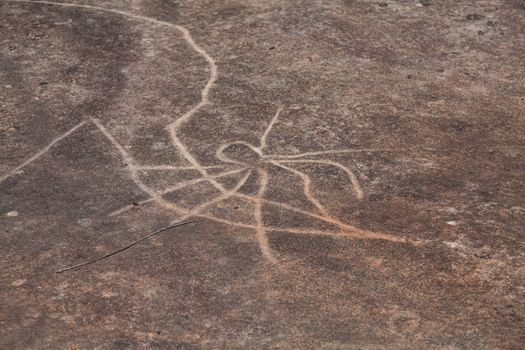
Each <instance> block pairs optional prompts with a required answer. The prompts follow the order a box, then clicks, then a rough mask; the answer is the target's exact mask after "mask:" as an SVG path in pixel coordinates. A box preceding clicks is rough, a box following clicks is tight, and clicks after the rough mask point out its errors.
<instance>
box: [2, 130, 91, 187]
mask: <svg viewBox="0 0 525 350" xmlns="http://www.w3.org/2000/svg"><path fill="white" fill-rule="evenodd" d="M85 124H86V122H85V121H83V122H80V123H78V124H77V125H75V126H74V127H72V128H71V129H69V130H68V131H66V132H65V133H63V134H62V135H60V136H58V137H55V138H54V139H53V140H52V141H51V142H50V143H48V144H47V146H45V147H44V148H42V149H40V150H39V151H38V152H36V153H35V154H33V155H32V156H31V157H29V158H28V159H26V160H25V161H24V162H23V163H22V164H20V165H18V166H16V167H15V168H14V169H11V170H10V171H8V172H7V173H6V174H4V175H2V177H0V183H1V182H3V181H5V180H7V179H8V178H10V177H12V176H13V175H15V174H16V173H17V172H18V171H20V170H21V169H22V168H24V167H25V166H27V165H29V164H31V163H32V162H34V161H35V160H37V159H38V158H40V157H42V156H43V155H44V154H46V153H47V152H49V150H50V149H51V148H52V147H53V146H54V145H56V144H57V143H58V142H60V141H61V140H63V139H64V138H66V137H68V136H69V135H71V134H72V133H74V132H75V131H76V130H77V129H78V128H80V127H82V126H84V125H85Z"/></svg>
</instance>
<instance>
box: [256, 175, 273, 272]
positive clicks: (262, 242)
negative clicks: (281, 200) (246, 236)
mask: <svg viewBox="0 0 525 350" xmlns="http://www.w3.org/2000/svg"><path fill="white" fill-rule="evenodd" d="M259 176H260V182H259V191H258V193H257V196H256V197H255V213H254V214H255V215H254V216H255V222H256V223H257V229H256V237H257V241H258V242H259V247H260V249H261V252H262V254H263V255H264V257H265V258H266V259H268V261H270V262H272V263H274V264H276V263H277V259H276V258H275V256H274V255H273V252H272V249H271V248H270V243H269V242H268V236H267V235H266V230H265V226H264V221H263V202H262V200H263V198H264V195H265V193H266V189H267V187H268V172H267V171H266V170H264V169H263V170H260V171H259Z"/></svg>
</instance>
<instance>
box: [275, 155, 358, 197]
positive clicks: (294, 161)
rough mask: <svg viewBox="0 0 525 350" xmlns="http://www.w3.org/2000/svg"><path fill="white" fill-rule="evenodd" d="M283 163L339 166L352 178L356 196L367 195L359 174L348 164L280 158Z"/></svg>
mask: <svg viewBox="0 0 525 350" xmlns="http://www.w3.org/2000/svg"><path fill="white" fill-rule="evenodd" d="M280 162H281V163H312V164H324V165H331V166H334V167H337V168H339V169H341V170H343V171H344V172H345V173H346V175H347V176H348V178H349V179H350V182H351V183H352V186H353V187H354V191H355V193H356V196H357V198H358V199H360V200H361V199H363V198H364V197H365V192H364V191H363V189H362V188H361V185H360V184H359V180H358V179H357V176H355V174H354V173H353V171H352V170H350V169H349V168H347V167H346V166H344V165H342V164H341V163H338V162H334V161H332V160H314V159H307V160H306V159H305V160H280Z"/></svg>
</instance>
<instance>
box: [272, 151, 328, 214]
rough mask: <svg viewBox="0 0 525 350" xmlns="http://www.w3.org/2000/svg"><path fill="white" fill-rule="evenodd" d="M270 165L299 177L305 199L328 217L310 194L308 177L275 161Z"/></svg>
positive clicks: (324, 209)
mask: <svg viewBox="0 0 525 350" xmlns="http://www.w3.org/2000/svg"><path fill="white" fill-rule="evenodd" d="M271 163H272V164H274V165H275V166H277V167H279V168H282V169H284V170H288V171H290V172H292V173H294V174H296V175H297V176H299V177H300V178H301V180H302V181H303V191H304V195H305V196H306V198H308V200H309V201H310V202H311V203H312V204H313V205H314V206H315V207H316V208H317V209H319V211H320V212H321V213H322V214H323V215H325V216H326V215H329V214H328V211H327V210H326V208H325V207H324V206H323V205H322V204H321V203H320V202H319V200H317V198H316V197H315V196H314V194H313V193H312V189H311V184H312V180H311V179H310V176H308V175H307V174H305V173H303V172H301V171H299V170H296V169H293V168H290V167H287V166H286V165H284V164H280V163H278V162H276V161H271Z"/></svg>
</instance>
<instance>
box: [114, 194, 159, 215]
mask: <svg viewBox="0 0 525 350" xmlns="http://www.w3.org/2000/svg"><path fill="white" fill-rule="evenodd" d="M153 201H155V197H150V198H148V199H144V200H143V201H140V202H137V204H129V205H126V206H123V207H122V208H120V209H117V210H115V211H112V212H111V213H109V214H108V217H113V216H117V215H120V214H124V213H125V212H127V211H129V210H131V209H133V208H135V207H137V206H139V205H142V204H146V203H150V202H153Z"/></svg>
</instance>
